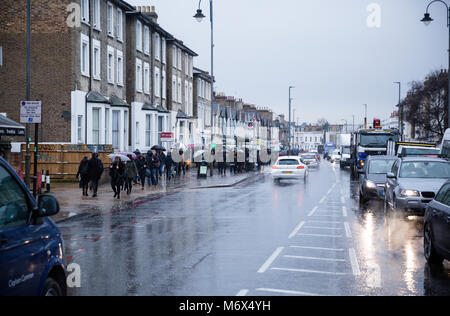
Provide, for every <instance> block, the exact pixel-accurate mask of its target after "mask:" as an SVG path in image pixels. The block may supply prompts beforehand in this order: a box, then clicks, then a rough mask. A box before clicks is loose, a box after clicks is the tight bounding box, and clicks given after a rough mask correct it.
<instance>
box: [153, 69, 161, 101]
mask: <svg viewBox="0 0 450 316" xmlns="http://www.w3.org/2000/svg"><path fill="white" fill-rule="evenodd" d="M154 82H155V84H154V91H155V92H154V94H155V97H158V98H159V97H160V96H161V84H160V83H161V73H160V70H159V68H158V67H155V81H154Z"/></svg>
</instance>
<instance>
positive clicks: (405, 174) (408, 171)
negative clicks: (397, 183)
mask: <svg viewBox="0 0 450 316" xmlns="http://www.w3.org/2000/svg"><path fill="white" fill-rule="evenodd" d="M400 178H423V179H446V178H450V163H448V162H436V161H406V162H403V163H402V166H401V169H400Z"/></svg>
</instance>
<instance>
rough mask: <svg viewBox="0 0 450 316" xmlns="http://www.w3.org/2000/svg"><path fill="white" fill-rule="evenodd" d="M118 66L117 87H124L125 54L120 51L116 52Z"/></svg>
mask: <svg viewBox="0 0 450 316" xmlns="http://www.w3.org/2000/svg"><path fill="white" fill-rule="evenodd" d="M116 55H117V56H116V58H117V61H116V66H117V70H116V73H117V85H118V86H121V87H123V65H124V60H123V53H122V51H120V50H117V51H116Z"/></svg>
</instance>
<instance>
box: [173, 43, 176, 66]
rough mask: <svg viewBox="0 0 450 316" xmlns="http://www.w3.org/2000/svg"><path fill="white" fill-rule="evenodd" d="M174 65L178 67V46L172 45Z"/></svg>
mask: <svg viewBox="0 0 450 316" xmlns="http://www.w3.org/2000/svg"><path fill="white" fill-rule="evenodd" d="M172 67H173V68H177V48H176V46H175V45H174V46H172Z"/></svg>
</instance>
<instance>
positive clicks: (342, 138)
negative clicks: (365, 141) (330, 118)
mask: <svg viewBox="0 0 450 316" xmlns="http://www.w3.org/2000/svg"><path fill="white" fill-rule="evenodd" d="M351 139H352V134H339V135H338V144H339V146H338V148H339V156H340V157H339V166H340V167H341V169H344V168H345V167H350V165H351Z"/></svg>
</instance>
